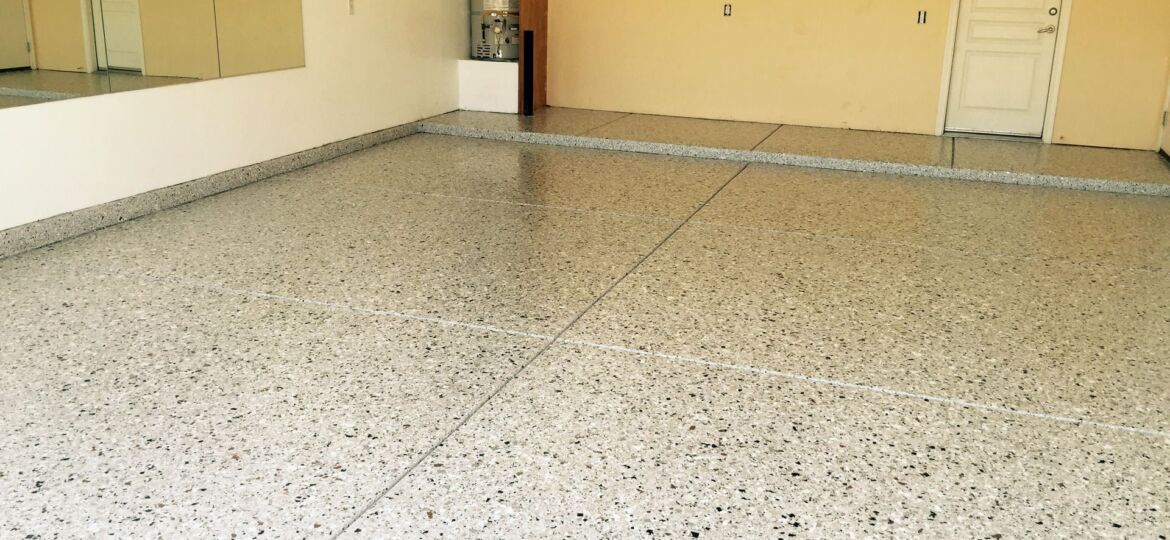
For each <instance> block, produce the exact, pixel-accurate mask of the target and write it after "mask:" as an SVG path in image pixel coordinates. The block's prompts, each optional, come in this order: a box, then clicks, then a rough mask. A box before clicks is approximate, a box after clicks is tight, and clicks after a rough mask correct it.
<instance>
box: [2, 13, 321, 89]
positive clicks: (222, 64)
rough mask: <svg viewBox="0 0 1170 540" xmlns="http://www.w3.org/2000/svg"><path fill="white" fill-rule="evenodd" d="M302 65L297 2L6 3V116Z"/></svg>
mask: <svg viewBox="0 0 1170 540" xmlns="http://www.w3.org/2000/svg"><path fill="white" fill-rule="evenodd" d="M304 65H305V46H304V34H303V22H302V14H301V0H0V108H4V107H16V106H21V105H32V104H36V103H43V102H46V101H55V100H60V99H69V98H77V97H86V96H94V95H101V94H108V93H112V92H125V91H129V90H140V89H144V88H154V87H158V86H167V85H172V84H182V83H188V82H194V81H200V80H206V79H216V78H220V77H232V76H236V75H247V74H252V73H262V72H266V71H275V70H280V69H289V68H296V67H304Z"/></svg>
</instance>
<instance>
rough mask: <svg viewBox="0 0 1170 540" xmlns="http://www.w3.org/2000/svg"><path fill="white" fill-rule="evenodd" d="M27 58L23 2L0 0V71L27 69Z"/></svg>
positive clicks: (29, 63)
mask: <svg viewBox="0 0 1170 540" xmlns="http://www.w3.org/2000/svg"><path fill="white" fill-rule="evenodd" d="M29 58H30V56H29V52H28V27H27V26H25V19H24V0H0V69H12V68H24V67H29V66H30V65H32V62H31V61H29Z"/></svg>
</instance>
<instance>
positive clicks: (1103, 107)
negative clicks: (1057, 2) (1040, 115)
mask: <svg viewBox="0 0 1170 540" xmlns="http://www.w3.org/2000/svg"><path fill="white" fill-rule="evenodd" d="M1071 16H1072V20H1071V23H1070V25H1069V28H1068V29H1067V31H1068V49H1067V51H1066V53H1065V60H1064V76H1063V77H1062V78H1061V86H1060V98H1059V101H1058V102H1057V109H1056V122H1055V124H1054V125H1053V129H1054V132H1053V133H1054V137H1053V140H1054V142H1060V143H1068V144H1082V145H1090V146H1113V147H1121V148H1137V149H1142V150H1152V149H1155V148H1157V146H1158V132H1159V123H1160V119H1161V118H1160V117H1161V112H1162V110H1163V109H1162V107H1163V104H1164V103H1165V100H1166V72H1167V69H1168V66H1170V0H1075V2H1074V3H1073V8H1072V13H1071Z"/></svg>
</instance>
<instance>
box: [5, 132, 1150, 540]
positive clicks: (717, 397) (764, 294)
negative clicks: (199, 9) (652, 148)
mask: <svg viewBox="0 0 1170 540" xmlns="http://www.w3.org/2000/svg"><path fill="white" fill-rule="evenodd" d="M614 120H615V119H614V118H612V117H603V116H595V115H588V114H584V115H578V116H574V117H570V116H565V117H563V118H557V119H549V120H548V121H549V122H550V124H556V125H555V126H554V127H555V129H562V130H566V131H570V132H571V131H574V130H575V129H576V128H574V127H572V126H573V125H574V124H575V123H579V122H585V123H588V124H590V125H594V127H598V126H603V125H605V124H606V123H611V125H612V123H613V122H614ZM620 127H621V126H617V127H615V128H612V129H618V128H620ZM521 128H523V126H521ZM588 129H593V128H588ZM898 142H899V144H901V142H903V141H898ZM906 142H911V141H906ZM906 148H907V150H906V151H907V152H916V151H917V150H911V147H910V146H906ZM916 155H921V156H923V159H927V160H929V159H933V158H932V157H931V156H933V154H930V153H929V152H927V153H924V154H916ZM1167 231H1170V199H1162V198H1150V197H1135V196H1126V195H1113V194H1101V193H1090V192H1077V191H1063V190H1055V189H1046V188H1034V187H1020V186H1004V185H994V184H981V183H966V182H955V181H942V180H929V179H922V178H902V177H892V176H880V175H874V174H867V173H853V172H842V171H828V170H810V169H797V168H791V167H780V166H769V165H759V164H753V165H750V166H746V167H745V165H744V164H740V163H734V162H727V161H703V160H692V159H685V158H679V157H671V156H658V155H640V154H625V153H615V152H603V151H596V150H582V149H572V148H558V147H547V146H536V145H523V144H516V143H505V142H497V141H487V140H472V139H461V138H453V137H444V136H437V135H416V136H413V137H409V138H406V139H402V140H399V141H396V142H393V143H390V144H386V145H383V146H380V147H377V148H374V149H371V150H368V151H364V152H361V153H358V154H354V155H350V156H346V157H343V158H340V159H336V160H333V161H330V162H327V163H324V164H321V165H317V166H314V167H310V168H308V169H303V170H300V171H297V172H294V173H290V174H287V175H284V176H281V177H277V178H274V179H271V180H267V181H264V182H260V183H257V184H252V185H250V186H247V187H244V188H240V189H237V190H234V191H231V192H228V193H224V194H221V195H218V196H215V197H211V198H208V199H204V200H200V201H197V202H195V203H192V204H189V205H186V206H183V207H180V208H177V209H174V210H170V211H165V212H161V213H158V214H154V215H151V216H148V217H145V218H142V219H138V220H135V221H132V222H128V223H124V224H121V225H118V226H115V227H111V228H109V229H105V230H101V231H98V232H96V233H93V234H89V235H86V236H84V237H80V238H77V239H74V240H70V241H66V242H63V243H59V244H56V245H53V246H50V247H48V248H44V249H40V250H36V251H32V252H27V253H25V254H22V255H19V256H16V257H12V258H9V259H4V260H0V307H2V308H3V310H4V313H5V322H4V324H3V325H2V326H0V373H3V392H2V393H0V427H2V428H3V431H2V432H0V455H2V456H3V461H2V463H0V501H2V503H3V508H4V511H3V512H0V537H13V538H25V537H31V538H38V537H39V538H74V537H91V536H92V537H176V536H198V537H232V536H235V537H236V538H249V537H266V538H294V537H296V538H299V537H332V536H340V537H343V538H350V537H354V538H356V537H375V538H416V537H421V538H426V537H455V538H511V537H524V538H549V537H552V538H625V537H630V538H653V537H671V538H674V537H684V538H694V537H700V538H738V537H768V538H779V537H785V538H788V537H799V538H841V537H903V536H911V535H917V536H923V537H956V536H958V537H972V538H988V537H999V538H1038V537H1060V538H1073V537H1075V538H1094V537H1106V538H1108V537H1116V538H1159V537H1162V538H1165V537H1166V535H1167V534H1168V533H1167V531H1170V420H1168V419H1170V361H1168V360H1167V359H1168V358H1170V337H1168V336H1170V316H1168V315H1167V314H1170V234H1168V233H1167Z"/></svg>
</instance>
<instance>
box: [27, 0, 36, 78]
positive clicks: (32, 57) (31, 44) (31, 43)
mask: <svg viewBox="0 0 1170 540" xmlns="http://www.w3.org/2000/svg"><path fill="white" fill-rule="evenodd" d="M30 2H32V0H24V33H25V37H26V38H27V39H28V67H30V68H32V69H37V42H36V40H35V39H33V36H34V34H33V24H32V6H31V5H29V3H30Z"/></svg>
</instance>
